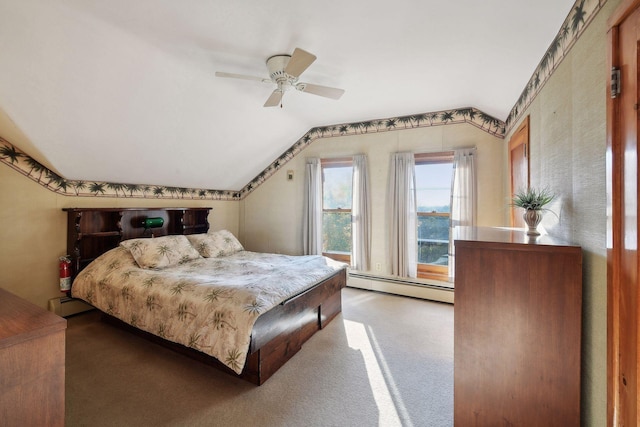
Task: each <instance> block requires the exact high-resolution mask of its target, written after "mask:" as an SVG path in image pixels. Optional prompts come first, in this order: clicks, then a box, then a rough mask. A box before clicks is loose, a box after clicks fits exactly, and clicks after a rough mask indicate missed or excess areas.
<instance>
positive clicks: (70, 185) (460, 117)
mask: <svg viewBox="0 0 640 427" xmlns="http://www.w3.org/2000/svg"><path fill="white" fill-rule="evenodd" d="M606 2H607V0H577V1H576V2H575V3H574V5H573V7H572V9H571V11H570V12H569V14H568V15H567V18H566V19H565V20H564V22H563V24H562V26H561V27H560V30H559V31H558V34H557V35H556V37H555V38H554V39H553V41H552V42H551V45H550V46H549V48H548V49H547V51H546V52H545V54H544V55H543V57H542V59H541V60H540V63H539V64H538V66H537V67H536V69H535V71H534V72H533V74H532V76H531V78H530V80H529V82H528V83H527V84H526V86H525V88H524V90H523V91H522V93H521V95H520V97H519V98H518V101H517V102H516V104H515V105H514V107H513V108H512V109H511V112H510V113H509V116H508V117H507V120H506V122H503V121H502V120H499V119H496V118H494V117H492V116H489V115H488V114H485V113H483V112H482V111H480V110H478V109H476V108H472V107H468V108H460V109H454V110H444V111H436V112H430V113H422V114H412V115H408V116H401V117H393V118H388V119H378V120H368V121H362V122H355V123H344V124H339V125H331V126H321V127H316V128H312V129H310V130H309V131H308V132H307V133H305V134H304V135H303V136H302V137H301V138H300V139H298V140H297V141H296V142H295V143H294V144H293V145H292V146H291V147H290V148H289V149H288V150H287V151H285V152H284V153H283V154H282V155H281V156H280V157H278V158H277V159H276V160H275V161H274V162H273V163H271V165H269V166H268V167H267V168H266V169H265V170H263V171H262V172H261V173H260V174H258V175H257V176H256V177H255V178H254V179H252V180H251V182H249V183H248V184H247V185H245V186H244V188H242V189H241V190H240V191H230V190H209V189H199V188H183V187H167V186H161V185H142V184H121V183H109V182H101V181H77V180H68V179H65V178H63V177H61V176H59V175H57V174H56V173H55V172H53V171H51V170H50V169H48V168H46V167H45V166H43V165H42V164H40V163H38V162H37V161H36V160H35V159H33V158H32V157H31V156H29V155H27V154H26V153H23V152H22V151H20V150H18V149H17V148H16V147H14V146H13V145H12V144H11V143H10V142H9V141H7V140H5V139H4V138H2V137H0V162H2V163H5V164H6V165H8V166H10V167H11V168H13V169H15V170H17V171H18V172H20V173H22V174H23V175H25V176H27V177H28V178H30V179H32V180H34V181H35V182H37V183H39V184H40V185H42V186H44V187H45V188H47V189H49V190H51V191H53V192H56V193H59V194H63V195H67V196H87V197H126V198H129V197H130V198H149V199H192V200H196V199H198V200H241V199H243V198H244V197H246V196H247V195H248V194H249V193H251V192H252V191H253V190H255V189H256V188H257V187H258V186H259V185H260V184H262V183H263V182H264V181H265V180H267V179H268V178H269V177H270V176H272V175H273V174H274V173H275V172H276V171H278V170H279V169H281V168H282V166H284V165H285V164H286V163H287V162H289V161H290V160H291V159H292V158H293V157H295V156H296V155H297V154H298V153H300V152H301V151H302V150H303V149H304V148H306V147H307V146H309V144H311V143H312V142H313V141H315V140H317V139H320V138H331V137H336V136H348V135H359V134H367V133H377V132H389V131H400V130H404V129H415V128H422V127H431V126H441V125H452V124H459V123H469V124H471V125H473V126H476V127H478V128H480V129H482V130H483V131H485V132H488V133H489V134H491V135H494V136H497V137H499V138H504V137H505V135H506V134H507V133H508V132H509V131H510V130H511V129H512V128H513V126H515V125H516V124H517V123H518V121H519V119H520V118H521V117H522V116H523V114H524V113H525V111H526V109H527V108H528V107H529V105H531V103H532V102H533V100H534V99H535V97H536V96H537V95H538V93H540V91H541V90H542V87H543V86H544V84H545V83H546V82H547V80H549V78H550V77H551V75H552V74H553V72H554V71H555V70H556V68H558V66H559V65H560V63H561V62H562V60H563V59H564V58H565V57H566V56H567V54H568V53H569V51H570V50H571V48H572V47H573V45H574V44H575V43H576V41H577V40H578V38H579V37H580V35H581V34H582V33H583V32H584V30H585V28H587V26H588V25H589V24H590V23H591V21H592V20H593V18H594V17H595V16H596V15H597V14H598V12H599V11H600V10H601V9H602V7H603V6H604V4H605V3H606Z"/></svg>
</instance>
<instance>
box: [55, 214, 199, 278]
mask: <svg viewBox="0 0 640 427" xmlns="http://www.w3.org/2000/svg"><path fill="white" fill-rule="evenodd" d="M63 210H64V211H65V212H67V254H68V255H69V256H70V257H71V264H72V270H73V274H74V276H75V274H77V273H78V272H79V271H81V270H82V269H83V268H84V267H86V266H87V265H88V264H89V263H90V262H91V261H93V260H94V259H95V258H96V257H97V256H98V255H100V254H102V253H104V252H106V251H107V250H109V249H111V248H115V247H116V246H118V244H119V243H120V241H122V240H128V239H134V238H139V237H152V236H155V237H158V236H165V235H173V234H193V233H206V232H207V231H208V230H209V221H208V218H209V211H210V210H211V208H157V209H156V208H68V209H63ZM148 218H162V226H161V227H158V228H150V229H147V228H145V227H144V220H145V219H148Z"/></svg>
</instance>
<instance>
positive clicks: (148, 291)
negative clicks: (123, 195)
mask: <svg viewBox="0 0 640 427" xmlns="http://www.w3.org/2000/svg"><path fill="white" fill-rule="evenodd" d="M67 212H68V215H69V225H70V231H69V234H70V236H69V238H68V244H69V245H71V247H70V249H71V250H70V253H71V254H72V261H73V265H74V266H75V267H76V269H77V273H76V275H75V277H74V280H73V285H72V290H71V293H72V296H73V297H74V298H79V299H82V300H84V301H86V302H88V303H89V304H91V305H93V306H94V307H96V308H98V309H99V310H100V311H102V312H103V317H104V318H105V320H108V321H111V322H113V323H115V324H118V325H120V326H123V327H126V328H127V329H129V330H135V331H136V332H137V333H140V334H142V335H144V336H146V337H147V338H150V339H153V340H154V341H156V342H159V343H161V344H163V345H166V346H169V347H171V348H173V349H175V350H177V351H180V352H183V353H185V354H188V355H189V356H191V357H194V358H197V359H199V360H202V361H205V362H207V363H210V364H212V365H214V366H216V367H218V368H220V369H222V370H224V371H226V372H228V373H231V374H233V375H236V376H239V377H240V378H243V379H245V380H248V381H250V382H252V383H254V384H257V385H261V384H263V383H264V381H266V380H267V379H268V378H269V377H271V376H272V375H273V374H274V373H275V372H276V371H277V370H278V369H279V368H280V367H281V366H282V365H284V364H285V363H286V361H287V360H289V359H290V358H291V357H293V355H295V354H296V353H297V352H298V351H299V350H300V349H301V347H302V344H303V343H304V342H305V341H307V340H308V339H309V338H310V337H311V336H312V335H313V334H314V333H315V332H317V331H318V330H320V329H321V328H323V327H324V326H325V325H326V324H327V323H328V322H330V321H331V320H332V319H333V318H334V317H335V316H337V315H338V314H339V313H340V311H341V306H342V305H341V289H342V288H343V287H344V286H345V284H346V265H345V264H343V263H338V262H335V261H332V260H330V259H328V258H325V257H322V256H287V255H281V254H263V253H256V252H250V251H245V250H244V248H242V245H241V244H240V243H239V242H238V241H237V239H236V238H235V236H233V234H231V233H229V232H228V231H226V230H217V231H210V230H209V227H208V222H207V217H208V210H206V211H202V208H198V209H197V210H196V212H195V213H194V212H193V211H191V209H190V208H183V209H177V208H167V209H162V208H153V209H110V210H109V209H107V210H104V209H68V210H67ZM83 217H84V219H83ZM87 218H88V219H87ZM158 218H163V220H162V221H159V220H158ZM194 218H196V219H195V220H194ZM198 218H199V219H198ZM149 219H153V220H155V224H156V228H155V229H154V230H152V231H151V232H149V230H148V229H145V226H144V224H151V223H153V221H149ZM114 222H115V225H114V224H113V223H114ZM194 222H195V224H194ZM158 224H161V225H158ZM132 228H141V229H142V230H138V231H135V230H134V231H132V230H131V229H132ZM113 229H115V230H113ZM152 236H153V237H155V238H149V237H152ZM124 237H128V238H124ZM85 240H86V241H85ZM89 252H90V254H89Z"/></svg>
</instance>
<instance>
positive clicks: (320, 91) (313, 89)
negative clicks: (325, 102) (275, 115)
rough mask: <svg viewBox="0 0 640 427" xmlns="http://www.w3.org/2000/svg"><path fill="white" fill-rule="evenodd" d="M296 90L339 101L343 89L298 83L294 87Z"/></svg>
mask: <svg viewBox="0 0 640 427" xmlns="http://www.w3.org/2000/svg"><path fill="white" fill-rule="evenodd" d="M296 89H298V90H299V91H301V92H307V93H312V94H314V95H319V96H324V97H325V98H331V99H340V97H341V96H342V94H343V93H344V89H338V88H335V87H327V86H320V85H314V84H311V83H298V84H297V85H296Z"/></svg>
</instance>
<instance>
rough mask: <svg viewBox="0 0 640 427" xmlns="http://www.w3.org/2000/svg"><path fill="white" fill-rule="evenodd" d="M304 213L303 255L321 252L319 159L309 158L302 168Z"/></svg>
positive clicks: (320, 170)
mask: <svg viewBox="0 0 640 427" xmlns="http://www.w3.org/2000/svg"><path fill="white" fill-rule="evenodd" d="M304 183H305V192H304V213H303V225H302V246H303V250H304V254H305V255H321V254H322V168H321V166H320V159H316V158H310V159H307V163H306V165H305V169H304Z"/></svg>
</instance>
